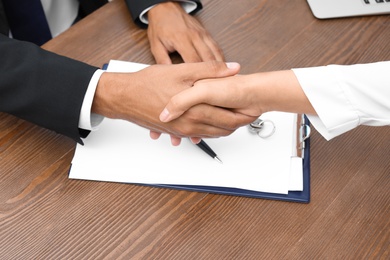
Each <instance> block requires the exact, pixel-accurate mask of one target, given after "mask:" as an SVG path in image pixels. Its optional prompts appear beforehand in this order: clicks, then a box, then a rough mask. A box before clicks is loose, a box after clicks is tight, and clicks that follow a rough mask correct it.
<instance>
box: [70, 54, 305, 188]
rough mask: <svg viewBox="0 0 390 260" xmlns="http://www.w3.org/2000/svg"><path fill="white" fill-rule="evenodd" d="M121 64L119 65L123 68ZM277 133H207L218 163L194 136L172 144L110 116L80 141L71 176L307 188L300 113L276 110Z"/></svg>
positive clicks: (126, 66)
mask: <svg viewBox="0 0 390 260" xmlns="http://www.w3.org/2000/svg"><path fill="white" fill-rule="evenodd" d="M116 66H119V68H117V67H116ZM144 66H145V65H142V64H136V63H129V62H118V61H111V62H110V65H109V69H110V70H111V71H136V70H139V69H142V68H143V67H144ZM261 118H262V119H269V120H272V121H273V123H274V124H275V126H276V131H275V133H274V134H273V135H272V136H271V137H269V138H267V139H262V138H260V137H259V136H257V135H256V134H252V133H250V132H249V131H248V129H247V128H246V127H242V128H240V129H238V130H237V131H236V132H234V133H233V134H232V135H230V136H228V137H221V138H215V139H205V141H206V142H207V144H208V145H209V146H210V147H211V148H212V149H213V150H214V151H215V152H216V153H217V154H218V157H220V159H221V160H222V161H223V164H221V163H218V162H217V161H216V160H214V159H213V158H211V157H210V156H209V155H207V154H206V153H205V152H203V151H202V150H201V149H199V148H198V147H197V146H196V145H194V144H192V143H191V142H190V141H189V140H187V139H185V140H183V141H182V144H181V145H180V146H176V147H175V146H172V145H171V143H170V139H169V136H168V135H162V136H161V137H160V139H158V140H152V139H151V138H150V137H149V130H147V129H144V128H142V127H140V126H138V125H135V124H133V123H130V122H127V121H123V120H112V119H104V121H103V122H102V124H101V125H100V127H99V130H98V131H94V132H92V133H91V134H90V135H89V136H88V138H87V139H85V140H84V143H85V144H84V146H82V145H79V144H78V145H77V147H76V152H75V155H74V158H73V161H72V167H71V171H70V174H69V177H70V178H74V179H86V180H96V181H110V182H124V183H140V184H141V183H142V184H174V185H205V186H208V185H210V186H220V187H233V188H241V189H248V190H254V191H262V192H271V193H281V194H287V193H288V191H289V190H302V186H303V184H302V171H303V170H302V159H301V158H295V157H292V156H291V155H292V151H293V149H295V137H294V133H295V130H294V127H296V121H295V120H296V115H295V114H290V113H280V112H270V113H265V114H264V115H262V116H261Z"/></svg>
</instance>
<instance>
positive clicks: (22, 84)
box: [0, 0, 164, 143]
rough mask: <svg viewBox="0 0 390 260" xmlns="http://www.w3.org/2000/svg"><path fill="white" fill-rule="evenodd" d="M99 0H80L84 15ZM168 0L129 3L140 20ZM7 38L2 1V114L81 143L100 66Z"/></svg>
mask: <svg viewBox="0 0 390 260" xmlns="http://www.w3.org/2000/svg"><path fill="white" fill-rule="evenodd" d="M94 1H95V2H93V3H94V4H91V0H80V12H85V13H84V14H88V13H90V12H92V11H94V10H96V9H97V8H99V7H100V6H101V5H102V4H104V3H105V2H106V1H105V0H94ZM163 1H164V0H126V2H127V5H128V7H129V10H130V12H131V14H132V16H133V17H135V18H134V20H135V21H137V19H138V16H139V14H140V13H141V12H142V11H143V10H144V9H146V8H147V7H149V6H150V5H153V4H156V3H159V2H163ZM97 2H100V3H99V4H96V3H97ZM137 23H138V22H137ZM7 36H8V24H7V19H6V14H5V12H4V9H3V5H2V1H1V0H0V57H1V62H0V111H1V112H6V113H9V114H13V115H15V116H17V117H19V118H22V119H25V120H27V121H30V122H33V123H34V124H37V125H39V126H42V127H45V128H48V129H51V130H54V131H56V132H58V133H60V134H63V135H66V136H68V137H71V138H72V139H74V140H76V141H77V142H80V143H82V141H81V139H80V136H81V137H83V136H85V134H87V133H88V131H83V130H82V129H79V128H78V122H79V116H80V110H81V106H82V103H83V99H84V95H85V92H86V90H87V87H88V84H89V81H90V79H91V77H92V75H93V73H94V72H95V71H96V70H97V68H96V67H93V66H90V65H88V64H85V63H82V62H79V61H76V60H73V59H69V58H66V57H64V56H60V55H57V54H55V53H51V52H48V51H45V50H43V49H41V48H40V47H38V46H36V45H35V44H32V43H28V42H23V41H18V40H15V39H10V38H8V37H7Z"/></svg>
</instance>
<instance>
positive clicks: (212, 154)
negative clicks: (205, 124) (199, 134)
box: [196, 140, 223, 163]
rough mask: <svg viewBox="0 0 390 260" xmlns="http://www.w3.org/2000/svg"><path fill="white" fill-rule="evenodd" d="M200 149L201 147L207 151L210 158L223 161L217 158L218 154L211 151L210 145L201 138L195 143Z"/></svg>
mask: <svg viewBox="0 0 390 260" xmlns="http://www.w3.org/2000/svg"><path fill="white" fill-rule="evenodd" d="M196 145H197V146H198V147H199V148H200V149H202V150H203V151H204V152H205V153H207V154H208V155H210V156H211V157H212V158H214V159H215V160H217V161H218V162H220V163H223V162H222V161H221V159H219V157H218V155H217V154H216V153H215V152H214V151H213V149H211V148H210V146H208V144H206V142H205V141H203V140H200V142H199V143H197V144H196Z"/></svg>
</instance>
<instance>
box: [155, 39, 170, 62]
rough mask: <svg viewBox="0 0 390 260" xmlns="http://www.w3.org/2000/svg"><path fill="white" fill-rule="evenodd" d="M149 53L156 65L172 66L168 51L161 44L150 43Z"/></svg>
mask: <svg viewBox="0 0 390 260" xmlns="http://www.w3.org/2000/svg"><path fill="white" fill-rule="evenodd" d="M150 48H151V52H152V54H153V57H154V59H155V60H156V63H157V64H172V61H171V58H170V57H169V51H168V50H167V49H166V48H165V47H164V45H163V44H162V43H161V42H158V43H153V44H152V43H151V47H150Z"/></svg>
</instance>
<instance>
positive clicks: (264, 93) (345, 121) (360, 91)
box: [160, 61, 390, 140]
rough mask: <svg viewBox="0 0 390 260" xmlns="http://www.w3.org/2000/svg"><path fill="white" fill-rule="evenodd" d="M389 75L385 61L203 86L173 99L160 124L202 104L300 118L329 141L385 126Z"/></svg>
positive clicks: (255, 76) (231, 79) (389, 112)
mask: <svg viewBox="0 0 390 260" xmlns="http://www.w3.org/2000/svg"><path fill="white" fill-rule="evenodd" d="M389 69H390V61H386V62H377V63H371V64H359V65H349V66H348V65H345V66H342V65H329V66H323V67H315V68H302V69H293V70H286V71H274V72H264V73H256V74H250V75H237V76H233V77H229V78H225V79H215V80H203V81H199V82H196V83H195V85H194V87H193V88H190V89H188V90H185V91H183V92H181V93H179V94H178V95H176V96H174V97H173V98H172V99H171V101H170V102H169V103H168V105H167V106H166V108H165V109H164V110H163V112H162V113H161V115H160V119H161V120H162V121H163V122H169V121H170V120H172V119H175V118H178V117H179V116H180V115H181V113H183V112H185V111H186V110H187V109H188V108H191V107H192V106H193V105H196V104H201V103H205V104H210V105H214V106H218V107H224V108H229V109H231V110H232V111H234V112H237V113H241V114H246V115H250V116H260V115H261V114H262V113H265V112H268V111H284V112H293V113H304V114H306V115H308V117H309V119H310V121H311V123H312V125H314V127H315V128H316V129H317V130H318V131H319V132H320V133H321V134H322V135H323V136H324V137H325V138H326V139H327V140H329V139H331V138H334V137H336V136H338V135H340V134H343V133H345V132H347V131H349V130H351V129H353V128H355V127H357V126H359V125H370V126H385V125H390V77H389V76H388V75H387V73H388V71H389Z"/></svg>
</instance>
